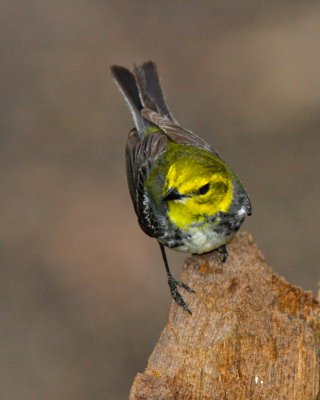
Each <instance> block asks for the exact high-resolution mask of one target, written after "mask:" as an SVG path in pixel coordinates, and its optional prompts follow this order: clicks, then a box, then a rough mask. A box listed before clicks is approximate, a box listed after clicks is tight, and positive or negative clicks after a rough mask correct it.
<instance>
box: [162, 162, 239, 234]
mask: <svg viewBox="0 0 320 400" xmlns="http://www.w3.org/2000/svg"><path fill="white" fill-rule="evenodd" d="M195 156H196V155H195ZM206 161H207V162H203V160H199V159H197V157H185V158H179V159H177V160H176V161H175V162H174V163H173V164H172V165H171V166H170V168H169V170H168V173H167V175H166V181H165V184H164V187H163V191H162V194H163V198H164V201H166V202H167V205H168V216H169V218H170V220H171V221H172V222H173V223H174V224H175V225H176V226H177V227H178V228H180V229H182V230H183V229H187V228H188V227H189V226H190V224H193V223H195V222H204V221H205V220H206V218H207V217H208V216H212V215H214V214H216V213H217V212H218V211H223V212H226V211H228V209H229V207H230V205H231V203H232V193H233V191H232V175H231V173H230V172H229V171H228V169H227V167H226V166H225V164H224V163H223V161H221V160H220V159H219V158H218V157H215V156H211V157H210V159H208V160H206Z"/></svg>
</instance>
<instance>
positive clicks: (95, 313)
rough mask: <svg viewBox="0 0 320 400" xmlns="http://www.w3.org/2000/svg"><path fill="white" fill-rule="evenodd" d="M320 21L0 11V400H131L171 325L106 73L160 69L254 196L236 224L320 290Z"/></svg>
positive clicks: (54, 8)
mask: <svg viewBox="0 0 320 400" xmlns="http://www.w3.org/2000/svg"><path fill="white" fill-rule="evenodd" d="M319 18H320V6H319V2H312V1H309V2H303V1H294V0H291V1H284V2H273V1H270V2H264V1H236V2H231V1H230V2H229V1H203V2H198V1H189V2H185V1H176V2H171V1H163V2H155V1H148V2H147V1H114V2H111V1H102V0H91V1H85V0H77V1H69V2H65V1H49V0H43V1H12V0H3V1H2V2H1V9H0V35H1V40H0V46H1V53H0V54H1V57H0V66H1V70H0V72H1V81H0V82H1V83H0V85H1V102H0V104H1V107H0V113H1V117H0V124H1V197H0V198H1V203H2V206H1V252H2V257H1V269H0V298H1V301H0V318H1V329H0V346H1V350H0V351H1V353H0V354H1V357H0V391H1V395H0V397H1V398H3V399H6V400H13V399H14V400H16V399H33V400H40V399H41V400H42V399H46V400H52V399H68V400H81V399H92V400H93V399H108V400H109V399H114V400H118V399H119V400H120V399H125V398H127V396H128V392H129V388H130V385H131V382H132V379H133V376H134V374H135V373H136V372H138V371H142V370H143V368H144V366H145V364H146V360H147V357H148V354H150V352H151V350H152V348H153V346H154V344H155V342H156V341H157V339H158V336H159V332H160V330H161V328H162V327H163V325H164V323H165V321H166V315H167V310H168V307H169V304H170V296H169V291H168V287H167V283H166V279H165V272H164V268H163V265H162V261H161V256H160V252H159V250H158V246H157V244H156V242H155V241H153V240H151V239H149V238H148V237H147V236H145V235H144V234H143V233H142V232H141V231H140V229H139V227H138V225H137V223H136V217H135V215H134V212H133V209H132V206H131V203H130V199H129V195H128V190H127V183H126V179H125V169H124V146H125V143H126V136H127V132H128V130H129V128H130V127H131V125H132V122H131V119H130V115H129V113H128V111H127V109H126V106H125V104H124V102H123V99H122V98H121V96H120V94H119V93H118V91H117V88H116V87H115V85H114V83H113V82H112V80H111V78H110V74H109V66H110V64H112V63H118V64H123V65H126V66H130V65H132V64H133V63H134V62H141V61H144V60H148V59H153V60H155V61H156V62H157V63H158V67H159V70H160V73H161V77H162V82H163V86H164V89H165V92H166V94H167V99H168V102H169V105H170V106H171V109H172V110H173V112H174V114H175V116H176V118H177V119H178V120H179V121H181V123H182V124H183V125H184V126H185V127H187V128H189V129H191V130H194V131H195V132H197V133H199V134H200V135H201V136H203V137H204V138H205V139H206V140H208V141H209V142H210V143H211V144H213V145H214V146H215V147H216V148H217V150H218V151H219V152H220V153H221V154H222V155H223V157H224V158H225V159H226V160H228V161H229V163H230V164H231V165H232V166H233V168H234V169H235V170H236V171H237V172H238V174H239V176H240V177H241V179H242V181H243V182H244V184H245V185H246V187H247V189H248V192H249V193H250V196H251V200H252V203H253V207H254V214H253V216H252V217H251V218H250V219H248V221H247V222H246V224H245V227H244V228H245V229H246V230H249V231H250V232H251V233H252V234H253V235H254V237H255V239H256V241H257V242H258V244H259V245H260V247H261V248H262V250H263V251H264V253H265V255H266V257H267V259H268V261H269V262H270V264H271V265H272V266H273V267H274V269H275V270H276V271H278V272H279V273H281V274H282V275H284V276H285V277H286V278H287V279H289V280H290V281H292V282H294V283H296V284H298V285H301V286H303V287H304V288H305V289H312V290H316V287H317V281H318V279H319V275H320V274H319V267H318V265H319V261H318V257H317V256H318V248H319V239H318V231H319V195H320V193H319V192H320V187H319V153H320V140H319V138H320V136H319V128H320V112H319V106H320V79H319V73H320V72H319V71H320V23H319ZM184 257H185V256H184V255H179V254H176V253H174V252H170V253H169V258H170V262H171V265H172V269H173V271H174V272H175V274H176V275H178V274H179V271H180V270H181V266H182V263H183V259H184Z"/></svg>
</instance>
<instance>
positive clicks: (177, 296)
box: [159, 243, 195, 314]
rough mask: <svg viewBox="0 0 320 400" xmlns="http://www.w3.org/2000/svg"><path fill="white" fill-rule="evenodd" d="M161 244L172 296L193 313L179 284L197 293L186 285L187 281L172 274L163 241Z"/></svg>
mask: <svg viewBox="0 0 320 400" xmlns="http://www.w3.org/2000/svg"><path fill="white" fill-rule="evenodd" d="M159 245H160V249H161V254H162V258H163V262H164V265H165V267H166V272H167V276H168V284H169V288H170V293H171V296H172V298H173V300H174V301H175V302H176V303H177V304H179V306H181V307H182V308H183V309H184V310H186V311H188V313H189V314H192V312H191V311H190V309H189V307H188V306H187V304H186V303H185V301H184V300H183V297H182V296H181V294H180V293H179V291H178V288H177V286H180V287H182V288H183V289H185V290H187V291H188V292H190V293H195V291H194V290H193V289H191V288H190V287H189V286H188V285H186V284H185V283H183V282H181V281H178V280H177V279H175V278H174V277H173V276H172V275H171V272H170V269H169V264H168V260H167V256H166V253H165V249H164V246H163V244H161V243H159Z"/></svg>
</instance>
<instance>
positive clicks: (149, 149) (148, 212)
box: [126, 129, 168, 237]
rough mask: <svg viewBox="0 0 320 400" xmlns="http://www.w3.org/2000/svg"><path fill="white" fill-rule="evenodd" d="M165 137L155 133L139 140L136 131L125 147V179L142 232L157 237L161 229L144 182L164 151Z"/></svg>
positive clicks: (134, 130)
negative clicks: (126, 179)
mask: <svg viewBox="0 0 320 400" xmlns="http://www.w3.org/2000/svg"><path fill="white" fill-rule="evenodd" d="M167 140H168V139H167V137H166V136H165V135H164V134H163V133H162V132H155V133H153V134H151V135H149V136H146V137H144V138H143V140H141V139H140V137H139V135H138V133H137V131H136V129H133V130H132V131H131V132H130V133H129V137H128V142H127V147H126V166H127V178H128V185H129V190H130V195H131V199H132V202H133V205H134V208H135V211H136V214H137V216H138V220H139V224H140V226H141V228H142V229H143V231H144V232H145V233H146V234H147V235H149V236H152V237H158V236H159V234H160V233H161V232H160V230H161V227H160V224H159V221H158V218H157V216H156V215H155V214H154V212H153V207H152V203H151V202H152V200H151V199H150V197H149V196H148V195H147V193H146V189H145V180H146V178H147V177H148V175H149V172H150V170H151V168H152V167H153V165H154V164H155V162H156V161H157V159H158V157H160V156H161V154H162V153H163V152H164V151H165V148H166V145H167Z"/></svg>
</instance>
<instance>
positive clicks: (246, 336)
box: [130, 233, 320, 400]
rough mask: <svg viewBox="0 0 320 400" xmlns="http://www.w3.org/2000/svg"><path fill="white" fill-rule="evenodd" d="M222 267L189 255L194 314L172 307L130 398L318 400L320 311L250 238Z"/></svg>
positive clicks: (211, 258) (235, 246)
mask: <svg viewBox="0 0 320 400" xmlns="http://www.w3.org/2000/svg"><path fill="white" fill-rule="evenodd" d="M228 250H229V258H228V260H227V262H226V263H225V264H221V262H220V261H219V259H218V256H217V254H216V253H215V252H213V253H210V254H206V255H202V256H191V257H189V258H187V260H186V262H185V265H184V270H183V274H182V277H181V279H182V280H183V281H184V282H185V283H187V285H189V286H190V287H191V288H193V289H194V290H195V291H196V294H192V293H186V292H184V293H183V297H184V299H185V300H186V302H187V304H188V305H189V307H190V309H191V310H192V313H193V314H192V315H189V314H188V313H187V312H185V311H183V309H182V308H181V307H178V306H177V305H176V304H172V306H171V309H170V314H169V322H168V324H167V326H166V327H165V328H164V330H163V332H162V334H161V337H160V339H159V342H158V344H157V345H156V347H155V349H154V351H153V353H152V355H151V357H150V359H149V362H148V366H147V368H146V370H145V372H144V373H141V374H137V376H136V377H135V380H134V383H133V386H132V388H131V393H130V400H182V399H183V400H206V399H210V400H242V399H243V400H249V399H252V400H264V399H268V400H280V399H284V400H315V399H317V394H318V390H319V359H318V358H317V356H318V355H319V350H320V306H319V303H317V301H316V300H315V299H314V298H313V295H312V293H310V292H304V291H302V290H301V289H300V288H297V287H295V286H293V285H291V284H289V283H288V282H287V281H286V280H284V279H283V278H280V277H279V276H277V275H276V274H274V273H273V272H272V270H271V268H270V267H269V266H268V265H267V264H266V262H265V259H264V256H263V255H262V253H261V252H260V250H259V249H258V248H257V246H256V244H255V243H254V242H253V240H252V238H251V236H250V235H249V234H247V233H240V234H238V235H236V237H235V238H234V239H233V241H232V242H231V243H230V244H229V246H228Z"/></svg>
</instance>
